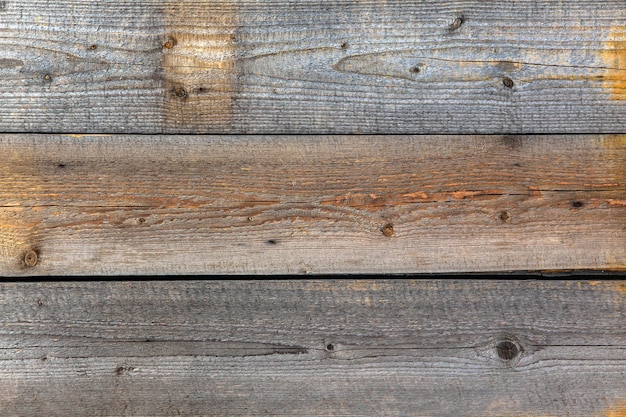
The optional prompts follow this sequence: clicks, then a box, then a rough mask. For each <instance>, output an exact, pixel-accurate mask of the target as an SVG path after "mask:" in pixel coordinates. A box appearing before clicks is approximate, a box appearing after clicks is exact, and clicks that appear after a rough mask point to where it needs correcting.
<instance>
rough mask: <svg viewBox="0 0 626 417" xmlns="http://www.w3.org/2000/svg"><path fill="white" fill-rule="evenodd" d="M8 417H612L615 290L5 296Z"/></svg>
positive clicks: (137, 290)
mask: <svg viewBox="0 0 626 417" xmlns="http://www.w3.org/2000/svg"><path fill="white" fill-rule="evenodd" d="M0 315H1V316H2V318H3V325H2V326H1V327H0V339H1V340H2V349H0V358H1V360H0V373H1V374H2V378H0V395H1V398H2V400H1V401H0V414H2V415H6V416H10V415H11V416H13V415H19V416H23V417H30V416H33V417H35V416H41V415H46V416H177V415H182V416H191V415H206V416H209V415H210V416H242V415H246V416H261V415H262V416H269V415H277V416H460V417H469V416H484V417H495V416H598V417H623V416H626V378H625V377H624V375H625V374H626V332H625V329H624V322H625V321H626V287H625V286H624V284H623V283H621V282H589V281H539V282H535V281H476V280H463V281H447V280H444V281H428V280H424V281H421V280H418V281H408V280H399V281H385V280H372V281H348V280H338V281H313V280H298V281H278V282H275V281H256V282H255V281H252V282H247V281H197V282H190V281H178V282H75V283H67V282H66V283H55V282H48V283H46V282H43V283H34V282H31V283H4V284H3V285H2V287H1V290H0Z"/></svg>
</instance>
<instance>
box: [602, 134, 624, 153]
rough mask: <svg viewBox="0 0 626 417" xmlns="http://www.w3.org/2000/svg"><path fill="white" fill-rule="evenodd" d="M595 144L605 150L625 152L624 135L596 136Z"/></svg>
mask: <svg viewBox="0 0 626 417" xmlns="http://www.w3.org/2000/svg"><path fill="white" fill-rule="evenodd" d="M596 143H597V144H598V145H599V146H601V147H602V148H605V149H621V150H626V135H601V136H597V139H596Z"/></svg>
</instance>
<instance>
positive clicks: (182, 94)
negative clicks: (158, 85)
mask: <svg viewBox="0 0 626 417" xmlns="http://www.w3.org/2000/svg"><path fill="white" fill-rule="evenodd" d="M174 95H175V96H176V97H178V98H186V97H187V91H185V89H184V88H183V87H177V88H175V89H174Z"/></svg>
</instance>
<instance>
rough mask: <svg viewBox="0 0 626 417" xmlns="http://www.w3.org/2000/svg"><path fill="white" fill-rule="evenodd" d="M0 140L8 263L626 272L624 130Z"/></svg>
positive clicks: (38, 270) (61, 267) (99, 267)
mask: <svg viewBox="0 0 626 417" xmlns="http://www.w3.org/2000/svg"><path fill="white" fill-rule="evenodd" d="M0 147H2V150H3V154H4V155H7V156H8V157H7V158H6V159H4V160H3V161H0V172H2V173H4V177H3V178H4V180H3V181H2V182H1V183H0V185H1V186H0V207H1V209H0V210H1V214H2V219H1V220H2V221H1V222H0V223H1V224H2V227H0V233H1V234H2V236H3V239H2V247H3V249H2V251H3V252H2V258H0V265H1V273H2V274H5V275H14V274H17V275H20V274H52V273H54V274H73V273H77V272H79V271H80V273H98V274H109V273H115V274H118V273H293V272H298V273H311V272H316V273H341V272H352V273H354V272H372V273H377V272H397V273H408V272H447V271H503V270H520V269H521V270H536V269H547V270H560V269H561V270H570V269H611V270H624V269H626V245H624V241H625V236H626V227H625V226H624V224H625V217H626V213H625V212H624V209H623V207H624V205H623V204H624V202H625V201H626V194H625V193H626V172H625V171H624V162H623V152H624V136H619V135H600V136H512V137H511V136H504V137H496V136H463V137H461V136H413V137H410V136H409V137H407V136H387V137H378V136H375V137H367V136H343V137H323V136H306V137H298V136H293V137H283V136H246V137H241V136H239V137H229V136H212V137H197V136H161V137H159V138H158V140H155V138H154V137H151V136H102V137H97V136H93V137H89V138H83V137H72V136H54V135H52V136H46V135H31V136H28V135H22V136H20V135H17V136H4V137H2V141H1V142H0ZM79 150H80V151H79ZM29 250H35V251H36V252H37V254H38V255H39V257H38V260H39V262H38V264H37V265H36V266H35V267H31V268H22V266H23V265H22V264H23V259H24V256H25V255H24V254H25V253H26V252H27V251H29ZM137 257H140V258H141V259H143V261H142V262H137Z"/></svg>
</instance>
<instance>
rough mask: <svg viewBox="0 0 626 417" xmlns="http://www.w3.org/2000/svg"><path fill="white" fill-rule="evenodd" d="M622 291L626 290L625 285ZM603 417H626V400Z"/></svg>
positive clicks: (606, 412)
mask: <svg viewBox="0 0 626 417" xmlns="http://www.w3.org/2000/svg"><path fill="white" fill-rule="evenodd" d="M623 285H624V290H626V284H623ZM604 417H626V400H624V401H620V402H619V403H618V404H617V405H616V406H614V407H610V408H608V409H607V410H606V411H605V412H604Z"/></svg>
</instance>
